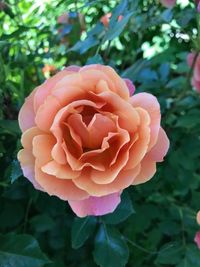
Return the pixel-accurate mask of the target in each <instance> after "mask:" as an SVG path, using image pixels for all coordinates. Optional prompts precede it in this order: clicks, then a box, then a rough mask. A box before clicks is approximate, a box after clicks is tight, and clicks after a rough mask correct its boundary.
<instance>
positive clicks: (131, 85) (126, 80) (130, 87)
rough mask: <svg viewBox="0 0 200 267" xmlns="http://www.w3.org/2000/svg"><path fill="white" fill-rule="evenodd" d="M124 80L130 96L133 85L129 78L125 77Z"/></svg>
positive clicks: (133, 89)
mask: <svg viewBox="0 0 200 267" xmlns="http://www.w3.org/2000/svg"><path fill="white" fill-rule="evenodd" d="M124 81H125V83H126V85H127V87H128V89H129V93H130V96H132V95H133V94H134V93H135V85H134V84H133V83H132V81H131V80H129V79H126V78H125V79H124Z"/></svg>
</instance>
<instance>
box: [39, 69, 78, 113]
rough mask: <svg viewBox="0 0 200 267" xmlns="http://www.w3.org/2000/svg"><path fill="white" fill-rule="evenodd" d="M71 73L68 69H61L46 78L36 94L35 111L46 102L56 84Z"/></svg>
mask: <svg viewBox="0 0 200 267" xmlns="http://www.w3.org/2000/svg"><path fill="white" fill-rule="evenodd" d="M71 73H73V72H72V71H69V70H67V69H64V70H62V71H59V72H58V73H57V74H56V75H54V76H53V77H51V78H49V79H48V80H46V81H45V82H44V83H43V84H42V85H40V86H39V87H38V88H37V92H36V93H35V96H34V110H35V111H37V110H38V108H39V107H40V106H41V105H42V104H43V103H44V101H45V99H46V98H47V96H48V95H50V94H51V91H52V89H53V88H54V87H55V86H56V84H57V83H58V82H59V81H61V80H62V79H63V78H64V77H66V76H68V75H69V74H71Z"/></svg>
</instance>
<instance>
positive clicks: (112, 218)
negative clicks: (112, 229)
mask: <svg viewBox="0 0 200 267" xmlns="http://www.w3.org/2000/svg"><path fill="white" fill-rule="evenodd" d="M133 213H134V209H133V205H132V201H131V199H130V197H129V194H128V192H124V193H123V194H122V196H121V203H120V204H119V206H118V207H117V209H116V210H115V211H114V212H113V213H111V214H108V215H105V216H103V217H102V219H103V221H104V222H105V223H107V224H118V223H121V222H123V221H125V220H126V219H127V218H128V217H129V216H130V215H131V214H133Z"/></svg>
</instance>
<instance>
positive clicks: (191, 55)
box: [187, 53, 195, 67]
mask: <svg viewBox="0 0 200 267" xmlns="http://www.w3.org/2000/svg"><path fill="white" fill-rule="evenodd" d="M194 57H195V53H189V54H188V55H187V64H188V65H189V66H190V67H192V62H193V60H194Z"/></svg>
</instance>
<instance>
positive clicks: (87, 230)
mask: <svg viewBox="0 0 200 267" xmlns="http://www.w3.org/2000/svg"><path fill="white" fill-rule="evenodd" d="M95 226H96V218H95V217H91V216H88V217H86V218H83V219H81V218H75V220H74V223H73V226H72V233H71V236H72V247H73V248H75V249H77V248H80V247H81V246H82V245H83V244H84V243H85V241H86V240H87V239H88V238H89V236H90V235H91V234H92V233H93V231H94V229H95Z"/></svg>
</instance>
